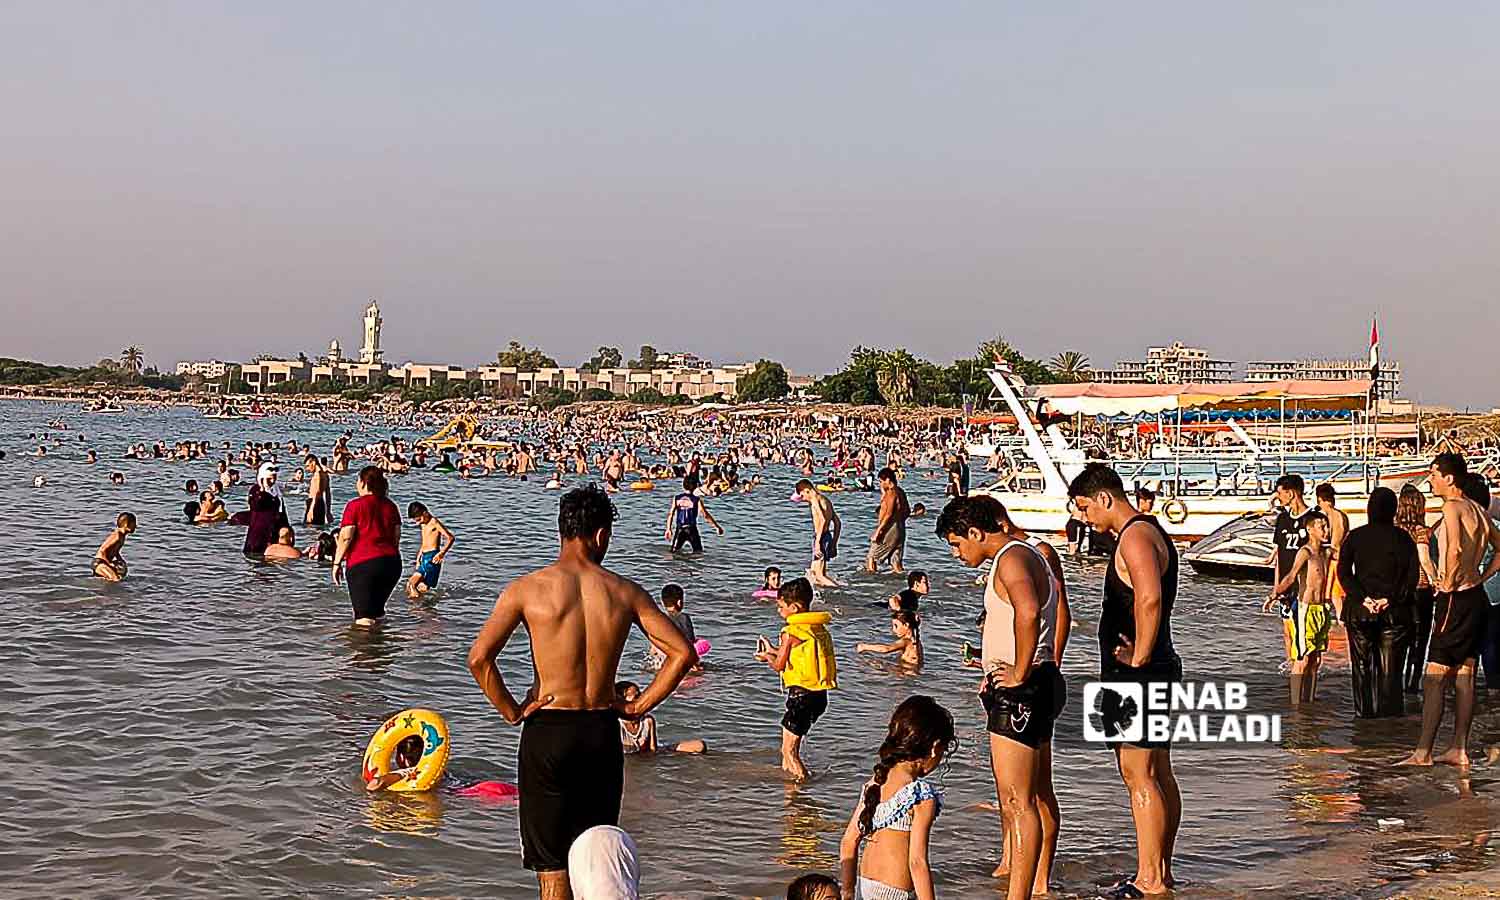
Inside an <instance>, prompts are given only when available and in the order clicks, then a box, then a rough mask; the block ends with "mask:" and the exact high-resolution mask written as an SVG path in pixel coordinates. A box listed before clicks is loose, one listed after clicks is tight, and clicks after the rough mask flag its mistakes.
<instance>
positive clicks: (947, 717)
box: [859, 694, 956, 837]
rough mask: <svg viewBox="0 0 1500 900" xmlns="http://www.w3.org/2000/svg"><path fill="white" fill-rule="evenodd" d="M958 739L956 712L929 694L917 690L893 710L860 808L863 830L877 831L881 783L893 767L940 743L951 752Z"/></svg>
mask: <svg viewBox="0 0 1500 900" xmlns="http://www.w3.org/2000/svg"><path fill="white" fill-rule="evenodd" d="M955 743H956V741H955V739H954V732H953V714H952V713H950V712H948V710H946V709H944V708H943V707H942V705H941V704H939V703H938V702H937V701H936V700H934V699H932V698H931V697H928V696H926V695H925V694H914V695H912V696H910V697H907V698H906V699H905V700H903V701H901V705H900V706H898V707H896V711H895V712H894V713H892V714H891V725H890V728H889V730H887V732H886V735H885V742H884V743H882V744H881V745H880V759H879V761H877V762H876V763H875V771H874V777H872V778H871V779H870V785H869V787H867V788H865V798H864V806H863V807H861V809H860V811H859V833H860V835H862V836H866V837H868V836H869V835H870V834H871V833H873V832H874V831H875V807H876V806H878V805H880V786H881V785H882V784H885V779H886V777H887V776H888V775H890V774H891V769H894V768H895V767H896V766H898V765H900V764H901V763H904V762H911V761H912V760H918V759H925V758H926V757H927V756H928V755H929V754H931V753H932V748H933V747H934V746H936V745H938V744H941V745H942V746H943V752H944V753H945V754H946V753H951V752H952V750H953V747H954V745H955Z"/></svg>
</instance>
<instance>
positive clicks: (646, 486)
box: [630, 481, 656, 491]
mask: <svg viewBox="0 0 1500 900" xmlns="http://www.w3.org/2000/svg"><path fill="white" fill-rule="evenodd" d="M655 487H656V482H654V481H632V482H631V483H630V489H631V490H632V491H649V490H651V489H653V488H655Z"/></svg>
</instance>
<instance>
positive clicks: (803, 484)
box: [792, 478, 813, 494]
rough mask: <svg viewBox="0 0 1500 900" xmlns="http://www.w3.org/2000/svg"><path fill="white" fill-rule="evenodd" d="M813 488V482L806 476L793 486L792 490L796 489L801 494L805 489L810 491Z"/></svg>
mask: <svg viewBox="0 0 1500 900" xmlns="http://www.w3.org/2000/svg"><path fill="white" fill-rule="evenodd" d="M812 489H813V483H812V482H811V481H808V480H807V479H806V478H804V479H802V480H801V481H799V482H797V483H796V484H795V485H794V486H793V487H792V490H794V491H796V492H797V493H799V494H800V493H802V492H803V491H810V490H812Z"/></svg>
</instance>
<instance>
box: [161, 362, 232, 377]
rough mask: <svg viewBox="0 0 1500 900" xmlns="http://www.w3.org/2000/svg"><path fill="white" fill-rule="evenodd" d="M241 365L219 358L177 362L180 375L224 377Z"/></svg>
mask: <svg viewBox="0 0 1500 900" xmlns="http://www.w3.org/2000/svg"><path fill="white" fill-rule="evenodd" d="M239 367H240V364H239V363H233V362H224V361H223V360H219V359H204V360H191V361H186V362H180V363H178V364H177V374H178V375H202V376H203V377H204V378H223V377H224V376H225V375H228V374H229V373H230V372H233V371H234V370H235V369H238V368H239Z"/></svg>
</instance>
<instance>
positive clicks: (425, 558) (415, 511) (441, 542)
mask: <svg viewBox="0 0 1500 900" xmlns="http://www.w3.org/2000/svg"><path fill="white" fill-rule="evenodd" d="M406 517H407V518H409V519H411V520H412V521H413V522H416V523H417V527H418V529H420V530H421V532H422V546H421V549H420V550H418V551H417V571H416V572H414V573H413V574H412V576H411V577H410V578H408V579H407V580H406V596H407V597H409V598H411V599H412V600H415V599H417V598H418V597H420V596H422V595H423V594H425V593H427V592H428V591H430V590H432V589H433V588H435V587H437V583H438V578H439V576H441V575H442V574H443V560H444V559H446V558H447V557H448V551H450V550H452V549H453V543H454V541H453V532H452V531H449V530H448V526H447V525H444V524H443V523H442V522H440V521H438V518H437V516H434V515H433V514H432V513H430V512H428V511H427V507H426V506H423V505H422V504H420V503H413V504H411V505H410V506H408V507H407V508H406Z"/></svg>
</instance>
